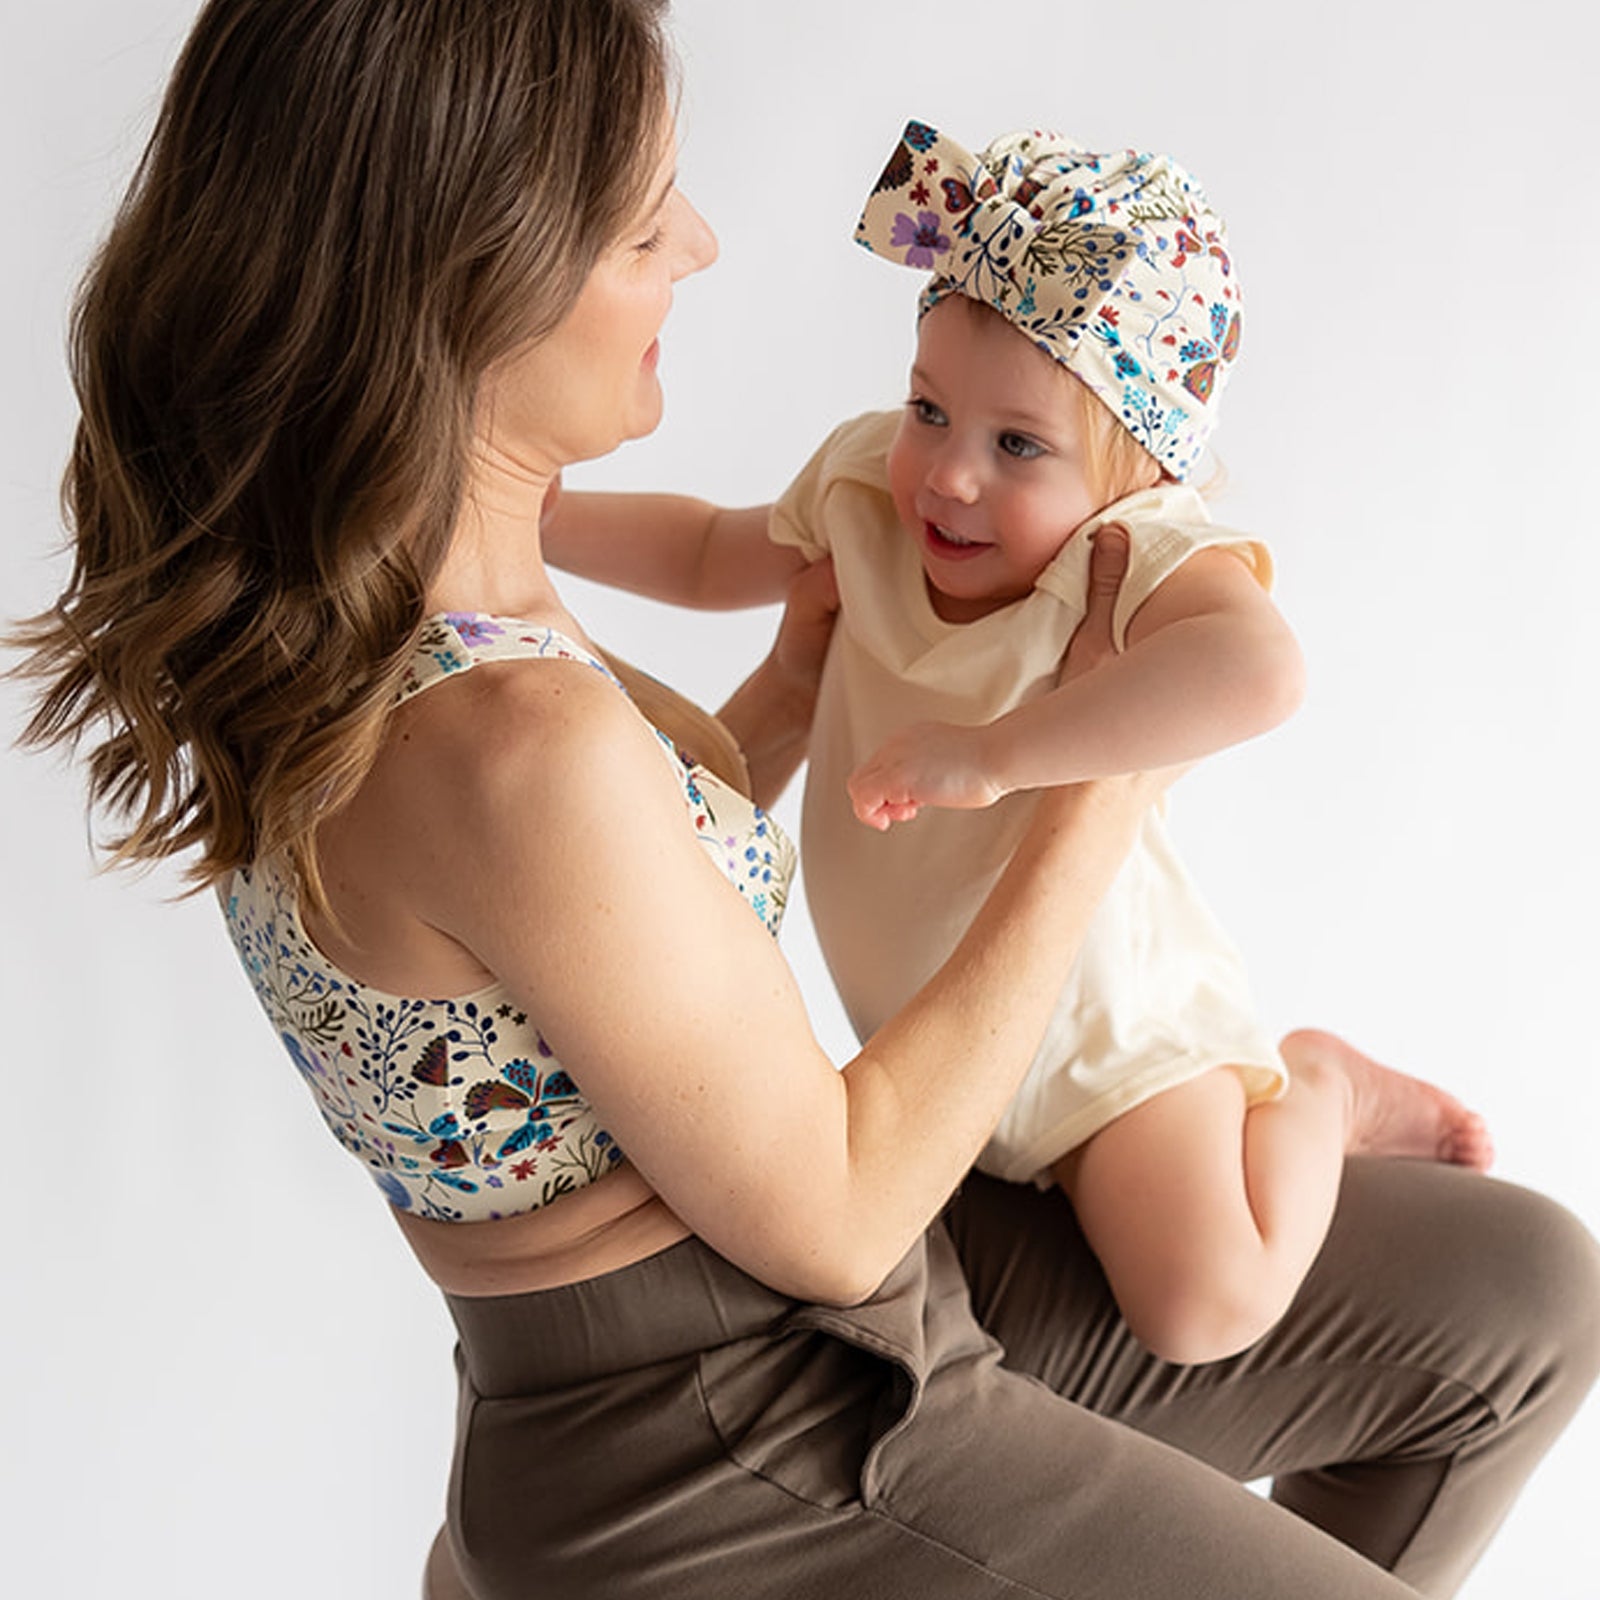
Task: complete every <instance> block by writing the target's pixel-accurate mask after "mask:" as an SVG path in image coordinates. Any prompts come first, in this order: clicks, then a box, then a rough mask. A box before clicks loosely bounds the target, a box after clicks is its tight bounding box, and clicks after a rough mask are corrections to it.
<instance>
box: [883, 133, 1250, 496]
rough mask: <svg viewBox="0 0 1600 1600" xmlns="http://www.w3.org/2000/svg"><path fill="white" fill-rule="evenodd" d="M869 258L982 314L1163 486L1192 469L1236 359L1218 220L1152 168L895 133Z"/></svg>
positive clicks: (1162, 163) (1019, 141)
mask: <svg viewBox="0 0 1600 1600" xmlns="http://www.w3.org/2000/svg"><path fill="white" fill-rule="evenodd" d="M856 240H857V242H858V243H859V244H862V245H865V246H866V248H867V249H869V250H871V251H872V252H873V253H874V254H875V255H880V256H884V257H886V258H887V259H889V260H891V261H898V262H901V263H903V264H904V265H906V266H908V267H918V268H921V269H923V270H925V271H931V272H932V273H933V274H934V276H933V278H932V280H931V281H930V282H929V283H928V285H927V287H926V288H925V289H924V290H923V292H922V299H921V303H920V308H919V314H920V312H926V311H927V310H928V309H929V308H930V307H932V306H934V305H937V304H938V302H939V301H940V300H942V299H944V297H945V296H946V295H949V294H964V295H967V296H969V297H970V298H971V299H974V300H978V301H981V302H982V303H983V304H984V305H988V306H993V307H994V309H995V310H996V311H998V312H1000V314H1001V315H1002V316H1004V317H1005V318H1006V319H1007V320H1008V321H1010V322H1012V323H1013V324H1015V325H1016V327H1018V328H1019V329H1021V330H1022V332H1023V333H1025V334H1027V335H1028V337H1029V338H1030V339H1032V340H1033V341H1034V343H1035V344H1037V345H1038V346H1039V347H1040V348H1041V349H1042V350H1044V351H1045V352H1046V353H1047V354H1048V355H1051V356H1053V357H1054V358H1055V359H1056V360H1057V361H1059V362H1060V363H1061V364H1062V365H1063V366H1065V367H1067V368H1068V369H1069V370H1071V371H1072V372H1073V373H1074V374H1076V376H1077V377H1078V378H1080V379H1081V380H1082V381H1083V382H1084V383H1086V384H1087V385H1088V386H1089V388H1090V389H1092V390H1093V391H1094V393H1095V394H1096V395H1098V396H1099V398H1100V399H1101V400H1102V401H1103V402H1104V403H1105V405H1106V406H1108V407H1109V408H1110V410H1111V412H1112V414H1113V415H1114V416H1116V417H1117V418H1118V419H1119V420H1120V421H1121V422H1122V424H1123V425H1124V426H1125V427H1126V428H1127V429H1128V430H1129V432H1131V433H1132V434H1133V436H1134V437H1135V438H1136V439H1137V440H1138V441H1139V443H1140V444H1142V445H1143V446H1144V447H1145V449H1147V450H1148V451H1149V452H1150V453H1151V455H1153V456H1155V458H1156V459H1157V460H1158V461H1159V462H1160V463H1161V464H1162V466H1163V467H1165V468H1166V469H1167V471H1168V472H1170V473H1171V474H1172V475H1173V476H1174V477H1175V478H1178V479H1180V480H1181V479H1185V478H1187V477H1188V476H1189V474H1190V473H1191V472H1192V471H1193V470H1194V466H1195V464H1196V462H1197V461H1198V460H1199V459H1200V456H1201V454H1202V452H1203V451H1204V449H1205V445H1206V440H1207V439H1208V438H1209V436H1210V433H1211V430H1212V428H1213V427H1214V426H1215V424H1216V413H1217V400H1218V397H1219V396H1220V394H1221V392H1222V387H1223V383H1224V381H1225V380H1226V378H1227V375H1228V369H1229V368H1230V366H1231V365H1232V364H1233V359H1234V356H1235V355H1236V354H1237V352H1238V349H1239V307H1240V301H1239V285H1238V282H1237V280H1236V279H1235V278H1234V275H1233V264H1232V262H1231V261H1230V260H1229V257H1228V251H1227V236H1226V233H1225V231H1224V228H1223V224H1222V219H1221V218H1220V217H1219V216H1217V214H1216V213H1215V212H1214V211H1212V209H1211V207H1210V206H1209V205H1208V204H1207V202H1206V198H1205V195H1204V194H1203V193H1202V192H1201V189H1200V186H1199V184H1197V183H1196V182H1195V180H1194V179H1193V178H1192V177H1190V175H1189V174H1188V173H1187V172H1185V171H1184V170H1183V168H1181V167H1180V166H1178V165H1177V163H1176V162H1173V161H1170V160H1168V159H1167V157H1165V156H1160V155H1150V154H1146V153H1143V152H1140V151H1135V150H1123V151H1117V152H1114V153H1111V154H1098V155H1097V154H1095V153H1093V152H1091V151H1088V150H1084V149H1081V148H1080V147H1079V146H1078V145H1077V144H1075V143H1074V142H1073V141H1071V140H1069V139H1065V138H1062V137H1061V136H1060V135H1057V134H1050V133H1011V134H1006V135H1005V136H1004V137H1002V138H999V139H996V140H995V142H994V143H993V144H991V145H990V146H989V147H988V148H987V149H986V150H984V151H983V152H982V154H981V155H977V156H974V155H972V154H971V153H969V152H968V151H966V150H964V149H963V148H962V147H961V146H960V145H958V144H957V143H955V141H954V140H952V139H947V138H946V137H945V136H944V135H943V134H941V133H939V132H938V131H936V130H935V129H933V128H930V127H928V126H927V125H926V124H925V123H921V122H910V123H907V124H906V131H905V133H904V134H903V135H902V137H901V140H900V143H899V146H898V147H897V148H896V150H895V152H894V154H893V156H891V157H890V160H889V165H888V166H887V167H886V168H885V169H884V172H883V176H882V177H880V178H879V179H878V182H877V186H876V188H875V189H874V190H873V192H872V196H871V198H870V199H869V200H868V201H867V205H866V209H865V211H863V213H862V215H861V221H860V222H859V223H858V224H857V226H856Z"/></svg>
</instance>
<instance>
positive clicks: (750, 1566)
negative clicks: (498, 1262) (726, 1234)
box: [449, 1160, 1600, 1600]
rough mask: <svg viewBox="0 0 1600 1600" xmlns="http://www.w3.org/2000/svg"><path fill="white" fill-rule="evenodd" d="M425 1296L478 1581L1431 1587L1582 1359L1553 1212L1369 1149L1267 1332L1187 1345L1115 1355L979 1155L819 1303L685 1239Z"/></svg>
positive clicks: (1093, 1290)
mask: <svg viewBox="0 0 1600 1600" xmlns="http://www.w3.org/2000/svg"><path fill="white" fill-rule="evenodd" d="M969 1291H970V1304H969V1298H968V1296H969ZM450 1305H451V1311H452V1314H453V1315H454V1317H455V1319H456V1323H457V1327H458V1329H459V1331H460V1335H461V1348H460V1352H459V1361H460V1365H461V1370H462V1405H461V1425H460V1429H459V1433H458V1444H457V1454H456V1461H455V1467H454V1471H453V1474H452V1483H451V1497H450V1520H449V1526H450V1534H451V1541H452V1543H453V1545H454V1547H455V1549H456V1551H457V1552H458V1558H459V1565H460V1569H461V1574H462V1577H463V1578H464V1580H465V1584H466V1589H467V1592H468V1593H470V1594H471V1595H473V1596H475V1597H477V1600H536V1597H548V1596H555V1595H559V1596H561V1597H562V1600H585V1597H596V1600H598V1597H600V1596H605V1597H606V1600H629V1597H634V1596H637V1597H639V1600H644V1597H647V1596H648V1597H649V1600H709V1597H716V1596H723V1595H759V1596H763V1597H765V1596H772V1597H781V1600H845V1597H848V1600H999V1597H1001V1596H1005V1597H1023V1596H1029V1597H1038V1600H1169V1597H1170V1596H1171V1595H1173V1594H1182V1595H1184V1596H1185V1597H1186V1600H1212V1597H1215V1600H1223V1597H1226V1600H1268V1597H1273V1600H1281V1597H1284V1596H1291V1595H1293V1596H1299V1595H1316V1596H1317V1597H1318V1600H1380V1597H1384V1596H1404V1595H1407V1594H1413V1593H1416V1592H1421V1593H1424V1594H1428V1595H1441V1596H1442V1595H1448V1594H1450V1593H1451V1592H1452V1591H1453V1590H1454V1589H1455V1587H1456V1586H1457V1585H1458V1584H1459V1583H1460V1581H1461V1580H1462V1578H1463V1577H1464V1575H1465V1574H1466V1572H1467V1570H1468V1568H1469V1567H1470V1566H1471V1564H1472V1562H1473V1560H1474V1559H1475V1558H1476V1556H1477V1555H1478V1553H1479V1552H1480V1551H1481V1549H1482V1548H1483V1546H1484V1544H1485V1543H1486V1542H1487V1540H1488V1538H1489V1536H1490V1534H1491V1533H1492V1532H1493V1531H1494V1528H1495V1527H1496V1526H1497V1524H1498V1523H1499V1521H1500V1519H1501V1518H1502V1517H1503V1516H1504V1514H1505V1512H1506V1510H1507V1509H1508V1507H1509V1506H1510V1504H1511V1502H1512V1500H1513V1499H1514V1497H1515V1495H1516V1493H1517V1490H1518V1489H1519V1487H1520V1486H1521V1484H1522V1482H1523V1481H1524V1479H1525V1478H1526V1477H1527V1475H1528V1473H1529V1472H1530V1471H1531V1470H1532V1468H1533V1466H1534V1464H1535V1463H1536V1462H1537V1461H1538V1459H1539V1458H1540V1456H1541V1455H1542V1454H1543V1453H1544V1451H1545V1450H1546V1449H1547V1448H1548V1446H1549V1445H1550V1443H1551V1441H1552V1440H1553V1439H1554V1438H1555V1436H1556V1435H1557V1434H1558V1433H1559V1431H1560V1430H1561V1428H1562V1426H1563V1425H1564V1424H1565V1422H1566V1421H1567V1419H1568V1418H1569V1417H1570V1416H1571V1415H1572V1413H1573V1412H1574V1411H1575V1410H1576V1408H1577V1406H1578V1404H1579V1402H1580V1401H1581V1399H1582V1397H1583V1395H1584V1393H1585V1392H1586V1391H1587V1389H1588V1387H1589V1384H1590V1382H1591V1381H1592V1379H1593V1377H1594V1374H1595V1371H1596V1369H1597V1367H1600V1252H1597V1250H1596V1248H1595V1245H1594V1242H1593V1240H1591V1239H1590V1237H1589V1235H1588V1234H1587V1233H1586V1232H1585V1231H1584V1229H1583V1228H1582V1227H1581V1226H1580V1225H1579V1224H1578V1223H1577V1222H1576V1221H1575V1220H1574V1219H1573V1218H1572V1217H1571V1216H1570V1215H1569V1214H1568V1213H1566V1212H1565V1211H1563V1210H1561V1209H1560V1208H1559V1207H1558V1206H1555V1205H1554V1204H1552V1203H1550V1202H1549V1201H1546V1200H1544V1199H1542V1198H1540V1197H1539V1196H1537V1195H1534V1194H1531V1193H1529V1192H1527V1191H1525V1190H1521V1189H1516V1188H1513V1187H1511V1186H1509V1185H1506V1184H1501V1183H1497V1182H1495V1181H1494V1180H1491V1179H1486V1178H1482V1177H1479V1176H1477V1175H1475V1174H1470V1173H1464V1172H1461V1171H1458V1170H1455V1169H1451V1168H1446V1167H1440V1166H1432V1165H1424V1164H1419V1163H1410V1162H1382V1161H1374V1160H1365V1161H1354V1162H1352V1163H1350V1165H1349V1168H1348V1170H1347V1175H1346V1181H1345V1188H1344V1193H1343V1196H1342V1198H1341V1202H1340V1207H1339V1213H1338V1216H1337V1218H1336V1220H1335V1223H1334V1227H1333V1229H1332V1232H1331V1233H1330V1235H1329V1238H1328V1241H1327V1244H1326V1245H1325V1247H1324V1249H1323V1251H1322V1254H1321V1256H1320V1257H1319V1258H1318V1260H1317V1262H1316V1264H1315V1265H1314V1267H1313V1269H1312V1272H1311V1274H1310V1276H1309V1278H1308V1280H1307V1283H1306V1285H1305V1287H1304V1289H1303V1291H1302V1293H1301V1295H1300V1296H1299V1298H1298V1299H1297V1300H1296V1302H1295V1304H1294V1306H1293V1307H1292V1308H1291V1309H1290V1311H1289V1313H1288V1314H1287V1315H1286V1317H1285V1318H1284V1320H1283V1322H1282V1323H1281V1324H1280V1325H1279V1327H1278V1328H1277V1329H1275V1330H1274V1331H1273V1332H1272V1333H1271V1334H1269V1335H1268V1336H1267V1337H1266V1338H1265V1339H1263V1340H1262V1341H1261V1342H1260V1343H1259V1344H1258V1345H1256V1346H1254V1347H1253V1348H1252V1349H1251V1350H1249V1351H1247V1352H1246V1353H1245V1354H1243V1355H1241V1356H1238V1357H1235V1358H1234V1359H1232V1360H1229V1361H1225V1362H1218V1363H1215V1364H1213V1365H1209V1366H1203V1367H1179V1366H1172V1365H1169V1364H1167V1363H1164V1362H1161V1361H1158V1360H1156V1359H1155V1358H1154V1357H1152V1356H1150V1355H1148V1354H1146V1353H1145V1352H1144V1351H1143V1350H1142V1349H1141V1348H1140V1347H1139V1346H1138V1344H1137V1343H1135V1341H1134V1340H1133V1339H1132V1337H1131V1336H1130V1335H1129V1334H1128V1332H1127V1330H1126V1328H1125V1327H1124V1326H1123V1324H1122V1322H1121V1319H1120V1318H1119V1316H1118V1315H1117V1312H1116V1308H1115V1305H1114V1304H1113V1302H1112V1300H1111V1298H1110V1296H1109V1294H1108V1292H1107V1290H1106V1286H1105V1282H1104V1279H1103V1277H1102V1276H1101V1274H1100V1271H1099V1268H1098V1266H1097V1264H1096V1263H1095V1261H1094V1259H1093V1257H1092V1255H1091V1254H1090V1253H1089V1251H1088V1249H1087V1247H1086V1246H1085V1245H1084V1243H1083V1240H1082V1237H1081V1235H1080V1234H1079V1232H1078V1230H1077V1227H1076V1225H1075V1223H1074V1220H1073V1217H1072V1211H1071V1207H1070V1206H1069V1205H1068V1204H1067V1203H1066V1201H1065V1200H1064V1199H1063V1198H1062V1196H1060V1195H1059V1194H1058V1193H1054V1192H1052V1193H1038V1192H1035V1191H1032V1190H1029V1189H1024V1188H1020V1187H1016V1186H1013V1185H1007V1184H1001V1183H996V1182H994V1181H993V1180H989V1179H985V1178H978V1177H975V1178H973V1179H971V1180H970V1181H969V1182H968V1184H967V1185H966V1186H965V1187H964V1189H963V1191H962V1193H961V1194H960V1195H959V1196H958V1197H957V1199H956V1201H955V1202H954V1203H953V1204H952V1206H951V1208H950V1210H949V1213H948V1215H947V1217H946V1220H945V1225H944V1226H943V1227H940V1228H935V1229H933V1230H931V1231H930V1233H929V1235H928V1237H927V1239H926V1240H925V1242H924V1245H923V1246H921V1247H919V1248H918V1249H917V1250H915V1251H913V1252H912V1253H911V1255H910V1256H908V1257H907V1259H906V1260H905V1261H904V1262H903V1263H902V1264H901V1265H900V1266H899V1267H898V1268H897V1269H896V1270H895V1272H894V1273H893V1274H891V1276H890V1277H889V1279H888V1280H887V1281H886V1282H885V1283H884V1285H883V1287H882V1288H881V1289H880V1290H879V1291H878V1293H877V1294H876V1295H874V1296H873V1297H872V1299H870V1300H869V1301H867V1302H866V1303H865V1304H863V1305H861V1306H858V1307H854V1308H851V1309H849V1310H843V1311H841V1310H834V1309H830V1308H826V1307H820V1306H811V1305H804V1304H801V1303H797V1302H794V1301H791V1300H788V1299H786V1298H785V1297H783V1296H781V1295H777V1294H774V1293H773V1292H772V1291H770V1290H768V1289H766V1288H765V1287H763V1286H762V1285H761V1284H759V1283H756V1282H755V1281H754V1280H753V1279H751V1278H749V1277H748V1276H746V1275H745V1274H744V1273H742V1272H740V1271H739V1270H738V1269H737V1268H735V1267H733V1266H731V1265H730V1264H729V1263H727V1262H726V1261H725V1260H723V1259H722V1258H721V1257H719V1256H717V1255H716V1254H715V1253H714V1252H712V1251H711V1250H710V1249H708V1248H707V1247H706V1246H704V1245H703V1244H701V1243H700V1242H699V1241H697V1240H688V1241H685V1242H684V1243H683V1244H680V1245H676V1246H674V1247H673V1248H672V1249H670V1250H668V1251H665V1252H664V1253H662V1254H661V1255H658V1256H655V1257H652V1258H651V1259H650V1260H648V1261H643V1262H640V1263H638V1264H637V1265H635V1266H632V1267H628V1268H624V1269H623V1270H622V1271H620V1272H615V1273H610V1274H608V1275H606V1276H605V1277H602V1278H598V1279H594V1280H591V1281H589V1282H587V1283H582V1284H574V1285H571V1286H569V1287H567V1288H563V1289H556V1290H549V1291H545V1292H541V1293H538V1294H528V1295H515V1296H505V1297H501V1298H496V1299H489V1300H469V1299H452V1300H451V1302H450ZM974 1311H975V1312H976V1318H975V1317H974V1315H973V1312H974ZM980 1323H981V1326H980ZM991 1335H992V1336H993V1337H991ZM997 1341H998V1342H997ZM1002 1345H1003V1346H1004V1354H1003V1355H1002V1353H1001V1346H1002ZM1040 1380H1042V1382H1041V1381H1040ZM1206 1463H1209V1465H1207V1464H1206ZM1262 1476H1271V1477H1272V1478H1273V1479H1274V1499H1275V1500H1276V1501H1277V1504H1268V1503H1267V1502H1266V1501H1264V1500H1262V1499H1260V1498H1259V1497H1257V1496H1255V1495H1253V1494H1250V1493H1248V1492H1246V1491H1245V1490H1243V1489H1241V1488H1240V1487H1239V1486H1238V1484H1237V1483H1236V1482H1235V1481H1234V1480H1238V1479H1249V1478H1255V1477H1262ZM1295 1513H1297V1514H1295ZM1319 1529H1325V1530H1327V1532H1326V1533H1325V1532H1321V1531H1319ZM1328 1533H1332V1534H1333V1535H1335V1537H1334V1538H1329V1537H1328V1536H1327V1534H1328ZM1356 1551H1359V1552H1361V1554H1360V1555H1357V1554H1356V1553H1354V1552H1356ZM1363 1557H1365V1558H1367V1559H1363ZM1384 1569H1387V1571H1386V1570H1384ZM1388 1573H1393V1574H1395V1576H1392V1577H1391V1576H1389V1575H1388ZM1400 1580H1404V1581H1403V1582H1402V1581H1400Z"/></svg>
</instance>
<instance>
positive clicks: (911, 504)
mask: <svg viewBox="0 0 1600 1600" xmlns="http://www.w3.org/2000/svg"><path fill="white" fill-rule="evenodd" d="M902 437H903V435H902V434H896V436H895V440H894V443H893V444H891V445H890V446H889V454H888V455H887V456H886V457H885V459H884V465H885V467H886V468H887V470H888V474H889V494H890V496H891V498H892V499H893V500H894V509H895V513H896V515H897V516H898V517H899V518H900V525H901V527H903V528H905V529H906V530H907V531H908V532H920V531H921V528H922V519H921V517H919V516H918V515H917V509H916V498H917V484H918V483H919V481H920V479H921V474H920V472H919V471H918V469H917V462H916V457H915V452H914V451H913V450H911V449H910V448H909V447H908V446H906V445H904V444H902V442H901V440H902Z"/></svg>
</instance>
